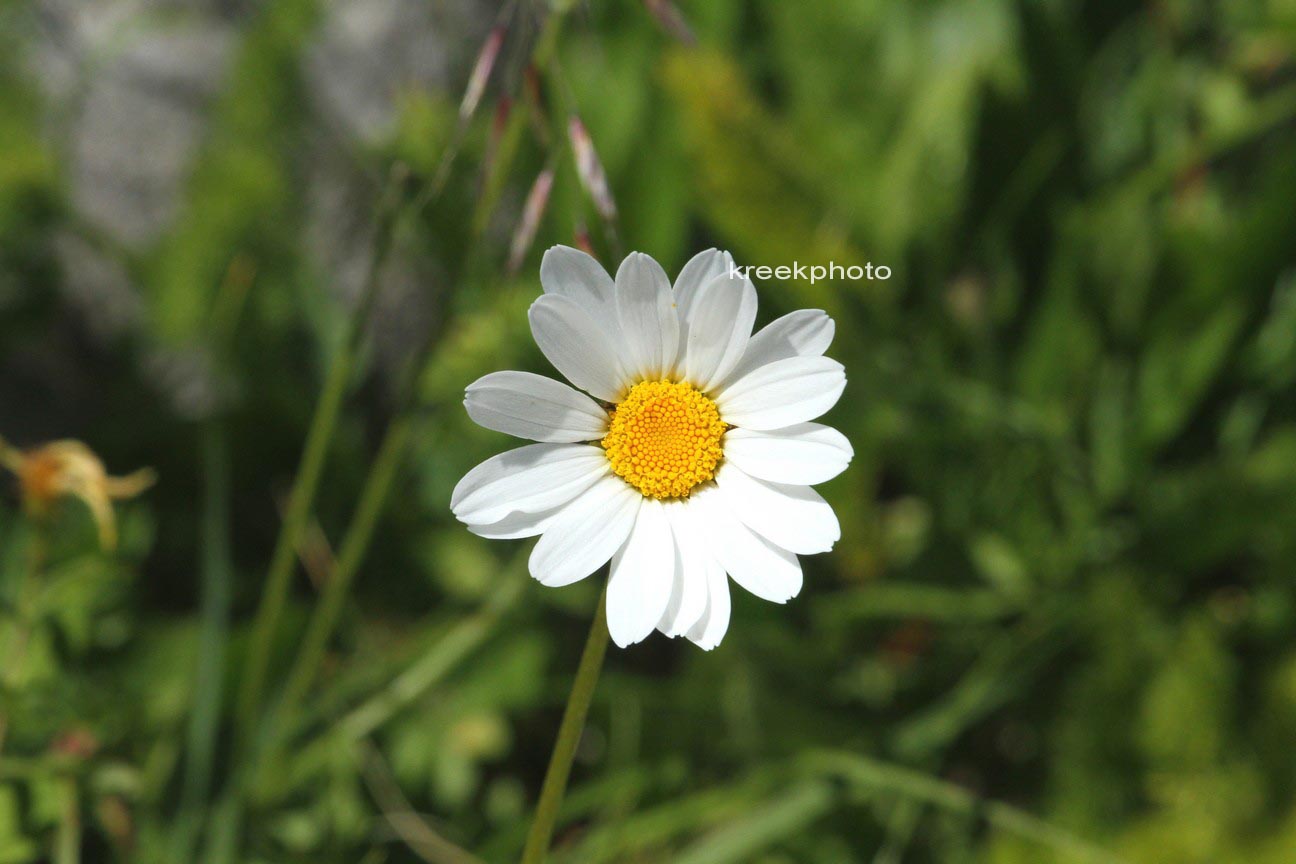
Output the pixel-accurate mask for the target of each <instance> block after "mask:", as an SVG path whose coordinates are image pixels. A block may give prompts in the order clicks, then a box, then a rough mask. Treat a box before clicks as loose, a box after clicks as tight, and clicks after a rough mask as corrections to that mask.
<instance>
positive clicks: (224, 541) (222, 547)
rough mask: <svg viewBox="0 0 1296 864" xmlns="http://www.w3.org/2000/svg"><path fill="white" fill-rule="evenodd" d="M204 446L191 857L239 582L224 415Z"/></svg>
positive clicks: (178, 841)
mask: <svg viewBox="0 0 1296 864" xmlns="http://www.w3.org/2000/svg"><path fill="white" fill-rule="evenodd" d="M201 446H202V485H203V524H202V550H203V551H202V563H201V572H202V600H201V609H202V625H201V629H200V631H199V635H198V664H197V667H196V669H195V672H194V687H193V694H194V696H193V713H192V714H191V715H190V717H189V732H188V743H187V751H186V759H185V775H184V781H183V786H182V788H181V793H180V795H181V797H180V810H179V815H178V816H177V819H176V827H175V836H174V839H173V848H172V854H173V859H174V860H176V861H188V860H190V859H191V857H192V853H193V842H194V836H195V832H196V829H197V824H198V820H199V819H200V817H201V813H202V811H203V810H204V809H205V807H206V801H207V795H208V793H209V791H210V789H211V775H212V761H213V758H214V756H215V752H216V738H217V734H218V732H219V728H220V707H221V705H220V703H221V684H222V680H223V678H224V669H225V648H226V644H227V642H228V638H229V614H230V602H231V596H232V590H231V585H232V582H233V574H232V572H231V564H230V546H229V544H230V536H229V513H230V492H229V472H230V465H229V437H228V432H227V430H226V429H225V426H224V424H223V423H222V422H221V421H220V420H219V419H216V418H210V419H208V420H206V421H205V423H204V424H203V429H202V432H201Z"/></svg>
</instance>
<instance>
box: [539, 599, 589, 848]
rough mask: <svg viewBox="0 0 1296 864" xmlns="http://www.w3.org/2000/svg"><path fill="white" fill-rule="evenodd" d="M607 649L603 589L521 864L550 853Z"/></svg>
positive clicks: (546, 773)
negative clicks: (577, 749)
mask: <svg viewBox="0 0 1296 864" xmlns="http://www.w3.org/2000/svg"><path fill="white" fill-rule="evenodd" d="M607 645H608V628H607V589H606V588H604V589H603V594H602V596H600V597H599V601H598V608H597V609H596V610H595V612H594V621H593V623H592V624H591V625H590V632H589V637H588V638H587V639H586V640H585V651H584V653H582V654H581V659H580V665H579V666H577V667H576V681H575V683H573V684H572V689H571V695H570V696H568V697H567V708H566V710H564V711H563V718H562V723H561V725H559V727H558V740H557V741H555V742H554V749H553V755H552V756H550V757H549V768H548V770H547V771H545V778H544V785H543V786H541V787H540V803H539V804H537V805H536V814H535V819H534V820H533V821H532V822H531V830H530V831H529V832H528V833H527V841H526V847H525V849H524V850H523V852H522V864H540V862H542V861H544V859H545V855H546V854H547V853H548V851H549V842H550V840H551V839H552V838H553V832H554V822H555V821H556V820H557V818H558V808H559V806H560V805H561V804H562V799H563V793H564V792H566V790H567V778H568V776H569V775H570V774H571V767H572V759H573V758H574V757H575V755H576V745H578V744H579V743H580V738H581V732H582V731H583V730H584V729H585V716H586V715H587V714H588V713H589V707H590V702H591V701H592V700H593V698H594V688H595V687H596V686H597V685H598V679H599V671H600V670H601V669H602V668H603V655H604V654H605V653H606V652H607Z"/></svg>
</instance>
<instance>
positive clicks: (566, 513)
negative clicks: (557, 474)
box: [530, 475, 644, 586]
mask: <svg viewBox="0 0 1296 864" xmlns="http://www.w3.org/2000/svg"><path fill="white" fill-rule="evenodd" d="M643 500H644V498H643V496H642V495H641V494H639V492H638V491H636V490H635V489H634V488H633V487H631V486H629V485H628V484H627V483H626V482H625V481H624V480H622V479H621V478H620V477H616V476H612V475H608V476H605V477H603V478H602V479H600V480H598V481H597V482H596V483H595V484H594V485H593V486H591V487H590V488H589V489H587V490H586V491H585V492H584V493H583V494H581V495H580V497H578V498H577V499H576V500H575V501H573V502H572V503H570V504H568V505H567V507H566V508H564V509H563V510H562V512H560V513H559V514H558V517H557V518H556V519H554V520H553V522H552V523H551V524H550V525H549V526H548V528H546V530H545V532H544V535H543V536H542V537H541V538H540V542H538V543H536V546H535V549H533V550H531V561H530V566H531V575H532V576H534V577H535V578H536V581H538V582H540V584H542V585H549V586H559V585H570V584H571V583H573V582H579V581H580V580H581V579H584V578H585V577H586V576H588V575H590V574H591V573H593V572H594V571H595V570H597V569H598V568H599V567H602V566H603V564H604V563H606V562H607V560H608V559H609V558H611V557H612V553H614V552H616V550H618V549H620V548H621V545H622V544H623V543H625V539H626V537H628V536H629V534H630V528H631V527H632V526H633V525H634V523H635V514H636V513H638V512H639V502H641V501H643Z"/></svg>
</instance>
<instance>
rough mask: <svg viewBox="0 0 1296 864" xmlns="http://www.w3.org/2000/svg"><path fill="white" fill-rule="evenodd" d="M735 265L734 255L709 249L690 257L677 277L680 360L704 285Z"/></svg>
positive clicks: (676, 308)
mask: <svg viewBox="0 0 1296 864" xmlns="http://www.w3.org/2000/svg"><path fill="white" fill-rule="evenodd" d="M732 266H733V256H731V255H730V254H729V253H728V252H721V251H720V250H719V249H707V250H706V251H704V252H699V253H698V254H696V255H694V256H693V257H692V258H690V259H689V262H688V263H687V264H685V265H684V269H682V270H680V274H679V276H677V277H675V288H674V291H673V293H674V295H675V310H676V311H677V312H678V313H679V319H680V345H679V357H678V358H676V359H677V364H678V362H679V361H682V360H683V359H684V350H685V349H684V346H685V344H686V340H687V339H688V322H689V319H690V318H691V317H692V314H693V303H694V301H696V300H697V297H698V294H700V293H701V291H702V286H703V285H705V284H707V283H708V282H710V281H711V280H712V279H714V278H716V277H717V276H719V275H720V274H722V273H728V272H729V270H730V268H731V267H732Z"/></svg>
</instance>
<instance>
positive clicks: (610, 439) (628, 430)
mask: <svg viewBox="0 0 1296 864" xmlns="http://www.w3.org/2000/svg"><path fill="white" fill-rule="evenodd" d="M724 432H725V424H724V423H723V422H721V420H720V412H719V411H718V410H717V409H716V406H715V403H714V402H712V401H711V400H710V399H708V398H707V397H705V396H703V395H702V394H701V393H700V392H698V391H697V389H695V388H694V387H693V385H691V384H685V383H683V382H672V381H643V382H640V383H639V384H636V385H635V386H633V387H631V388H630V392H629V393H628V394H626V398H625V399H624V400H622V402H621V404H619V405H617V406H616V408H615V409H613V411H612V421H611V425H610V428H609V429H608V434H607V437H605V438H604V439H603V442H602V443H603V449H604V450H606V451H607V456H608V461H610V462H611V463H612V470H613V471H615V472H616V473H617V474H618V475H620V476H621V477H623V478H625V481H626V482H627V483H629V484H630V485H631V486H634V487H635V488H636V489H638V490H639V491H640V492H642V493H643V494H644V495H647V496H649V497H651V498H684V497H687V495H688V494H689V491H690V490H692V489H693V487H694V486H697V485H698V484H699V483H704V482H706V481H707V480H710V479H711V478H712V477H714V476H715V469H716V465H717V463H719V461H720V457H721V455H723V451H722V449H721V447H720V438H721V436H723V435H724Z"/></svg>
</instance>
